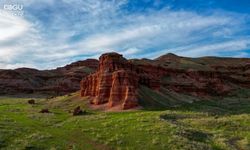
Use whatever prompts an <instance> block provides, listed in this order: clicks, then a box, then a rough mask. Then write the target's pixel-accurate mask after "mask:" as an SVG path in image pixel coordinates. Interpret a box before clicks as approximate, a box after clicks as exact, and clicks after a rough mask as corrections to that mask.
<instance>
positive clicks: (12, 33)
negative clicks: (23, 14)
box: [0, 11, 30, 42]
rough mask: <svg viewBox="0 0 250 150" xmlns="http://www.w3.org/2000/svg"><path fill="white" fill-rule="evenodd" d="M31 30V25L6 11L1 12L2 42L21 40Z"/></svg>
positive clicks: (0, 28)
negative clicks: (14, 39)
mask: <svg viewBox="0 0 250 150" xmlns="http://www.w3.org/2000/svg"><path fill="white" fill-rule="evenodd" d="M29 28H30V25H29V23H28V22H27V21H26V20H24V19H22V18H20V17H17V16H14V15H12V14H11V13H8V12H6V11H0V33H1V35H0V42H2V41H8V40H11V39H13V38H20V36H21V35H22V34H23V33H25V32H26V31H27V30H28V29H29Z"/></svg>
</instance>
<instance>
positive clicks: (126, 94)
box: [81, 53, 160, 109]
mask: <svg viewBox="0 0 250 150" xmlns="http://www.w3.org/2000/svg"><path fill="white" fill-rule="evenodd" d="M139 84H144V85H146V86H148V87H150V88H152V89H155V90H157V89H158V88H159V87H160V84H159V79H158V78H156V77H153V76H151V75H150V74H146V72H144V71H143V70H141V69H140V68H138V67H136V66H135V65H133V64H132V63H131V62H129V61H128V60H126V59H125V58H124V57H123V56H122V55H120V54H118V53H107V54H103V55H102V56H101V57H100V59H99V67H98V70H97V71H96V72H95V73H94V74H91V75H89V76H87V77H86V78H85V79H83V80H82V82H81V95H82V96H90V97H92V99H91V103H92V104H95V105H98V104H104V103H108V106H109V107H114V106H121V108H122V109H129V108H133V107H136V106H138V95H137V90H138V86H139Z"/></svg>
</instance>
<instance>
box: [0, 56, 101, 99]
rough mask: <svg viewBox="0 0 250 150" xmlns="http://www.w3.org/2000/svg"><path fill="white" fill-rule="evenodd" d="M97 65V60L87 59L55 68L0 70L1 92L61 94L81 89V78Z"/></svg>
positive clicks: (92, 70) (2, 93)
mask: <svg viewBox="0 0 250 150" xmlns="http://www.w3.org/2000/svg"><path fill="white" fill-rule="evenodd" d="M97 67H98V61H97V60H95V59H87V60H84V61H78V62H74V63H72V64H69V65H66V66H64V67H60V68H57V69H53V70H36V69H30V68H19V69H15V70H0V89H1V90H0V94H1V95H4V94H32V93H41V94H49V95H60V94H66V93H70V92H75V91H77V90H79V89H80V86H79V83H80V81H81V79H82V78H83V77H85V76H87V75H88V74H90V73H92V72H94V71H95V70H96V69H97Z"/></svg>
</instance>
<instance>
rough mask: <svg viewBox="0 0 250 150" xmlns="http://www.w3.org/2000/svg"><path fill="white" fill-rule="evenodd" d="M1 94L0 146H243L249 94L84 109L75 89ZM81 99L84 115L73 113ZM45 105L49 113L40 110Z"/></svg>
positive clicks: (146, 149) (80, 149)
mask: <svg viewBox="0 0 250 150" xmlns="http://www.w3.org/2000/svg"><path fill="white" fill-rule="evenodd" d="M27 100H28V99H27V98H8V97H1V98H0V149H3V150H5V149H6V150H15V149H17V150H19V149H20V150H21V149H26V150H31V149H34V150H39V149H41V150H44V149H49V150H54V149H58V150H64V149H65V150H69V149H72V150H88V149H90V150H91V149H97V150H109V149H126V150H127V149H129V150H130V149H131V150H140V149H143V150H160V149H163V150H166V149H171V150H175V149H180V150H209V149H214V150H224V149H225V150H240V149H241V150H248V149H250V100H247V99H244V100H240V101H239V100H237V101H235V100H227V101H229V103H226V104H225V103H223V100H221V101H219V102H215V101H205V102H196V103H194V104H186V105H182V106H180V107H174V108H169V109H167V110H155V111H154V110H133V111H126V112H102V111H93V110H88V108H87V107H86V100H84V99H83V98H79V97H78V96H76V95H75V94H72V95H68V96H62V97H57V98H54V99H50V100H46V99H42V98H41V99H36V104H35V105H30V104H28V103H27ZM78 105H81V107H82V108H84V109H86V110H87V112H88V113H87V114H86V115H81V116H72V113H69V111H70V110H72V109H73V108H75V107H76V106H78ZM42 108H49V110H50V111H51V113H44V114H43V113H39V111H40V110H41V109H42Z"/></svg>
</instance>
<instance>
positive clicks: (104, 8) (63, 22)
mask: <svg viewBox="0 0 250 150" xmlns="http://www.w3.org/2000/svg"><path fill="white" fill-rule="evenodd" d="M20 2H22V3H23V4H24V8H25V9H26V11H25V12H26V15H25V16H24V17H13V16H9V15H4V16H1V17H0V33H6V34H3V35H2V34H1V35H0V57H1V58H3V59H2V60H1V61H0V63H1V65H0V67H1V68H6V67H11V68H13V67H20V66H22V65H23V66H26V67H28V66H36V67H38V68H41V69H45V68H46V69H47V68H55V67H57V66H58V65H63V64H66V63H69V62H70V61H72V60H75V57H78V59H84V58H85V57H91V56H92V57H95V58H96V57H97V56H98V55H100V53H104V52H107V51H117V52H120V53H122V54H124V55H125V56H126V57H134V56H135V57H149V58H152V57H156V56H159V55H161V54H164V53H167V52H176V53H177V54H181V55H185V56H192V57H194V56H203V55H219V53H220V52H223V51H224V52H225V51H227V50H228V51H235V50H237V51H238V52H239V54H240V53H241V54H242V52H241V50H245V49H247V48H249V40H248V38H247V37H246V36H244V35H241V32H244V30H243V29H244V28H243V27H245V26H247V25H246V22H245V18H244V16H243V15H241V14H236V13H235V14H234V13H229V12H219V13H218V12H216V11H214V12H213V13H210V14H199V13H197V12H191V11H184V10H182V11H181V10H180V11H173V10H171V9H169V7H166V8H165V9H162V10H159V11H152V10H151V11H150V12H144V13H130V12H127V11H125V10H123V9H121V7H123V6H124V5H126V4H127V0H122V1H116V0H114V1H103V0H95V1H94V0H85V1H77V0H69V1H68V0H67V1H66V0H63V1H54V0H53V1H49V0H48V1H47V0H46V1H40V0H39V1H33V0H32V1H29V2H27V3H26V2H25V1H20ZM38 3H39V5H38ZM43 4H44V5H45V4H46V7H45V6H44V8H43ZM25 6H26V7H25ZM30 8H32V9H31V10H29V9H30ZM36 8H37V9H36ZM43 9H45V10H43ZM48 9H49V10H48ZM35 10H39V11H43V12H42V13H37V12H36V13H34V11H35ZM62 10H63V11H62ZM48 12H49V13H48ZM47 13H48V14H47ZM40 15H41V16H40ZM44 17H45V18H44ZM235 18H237V20H236V19H235ZM236 38H237V39H238V40H235V39H236ZM239 39H240V40H239ZM80 56H81V57H80Z"/></svg>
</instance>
